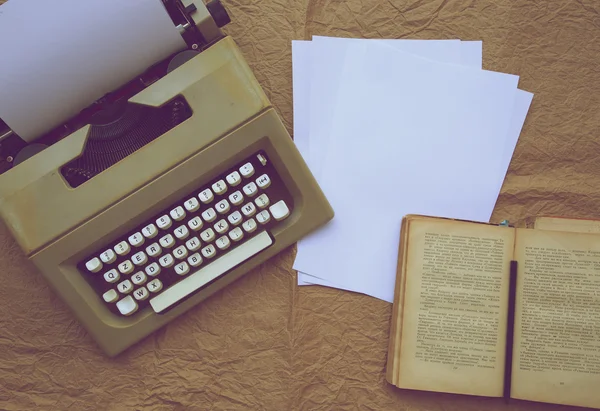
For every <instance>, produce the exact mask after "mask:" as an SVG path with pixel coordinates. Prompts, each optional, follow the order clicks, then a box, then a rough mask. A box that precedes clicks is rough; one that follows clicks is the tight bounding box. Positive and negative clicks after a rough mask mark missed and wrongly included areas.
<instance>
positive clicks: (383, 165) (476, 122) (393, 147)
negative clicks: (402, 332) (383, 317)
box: [292, 36, 533, 302]
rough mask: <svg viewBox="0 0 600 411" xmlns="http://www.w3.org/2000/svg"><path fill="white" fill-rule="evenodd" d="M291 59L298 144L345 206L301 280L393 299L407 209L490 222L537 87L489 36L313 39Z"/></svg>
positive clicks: (302, 263)
mask: <svg viewBox="0 0 600 411" xmlns="http://www.w3.org/2000/svg"><path fill="white" fill-rule="evenodd" d="M292 58H293V91H294V140H295V142H296V144H297V146H298V149H299V150H300V152H301V153H302V155H303V156H304V158H305V159H306V161H307V163H308V164H309V167H310V168H311V170H312V171H313V173H314V174H315V177H316V178H317V181H318V182H319V184H320V185H321V187H322V189H323V191H324V192H325V195H326V196H327V197H328V199H329V201H330V202H331V205H332V207H333V208H334V211H335V213H336V215H335V217H334V219H333V220H332V221H331V222H330V223H329V224H327V225H326V226H324V227H323V228H322V229H320V230H318V231H317V232H315V233H313V234H312V235H310V236H308V237H306V238H304V239H303V240H301V241H300V242H299V243H298V253H297V256H296V260H295V262H294V268H295V269H296V270H298V284H299V285H313V284H318V285H324V286H329V287H336V288H340V289H344V290H349V291H354V292H360V293H364V294H367V295H371V296H373V297H376V298H379V299H382V300H385V301H388V302H391V301H392V299H393V293H394V283H395V276H396V264H397V257H398V241H399V234H400V223H401V220H402V217H403V216H404V215H406V214H426V215H432V216H441V217H450V218H461V219H468V220H475V221H482V222H487V221H489V219H490V216H491V214H492V211H493V208H494V205H495V203H496V199H497V197H498V194H499V192H500V189H501V187H502V183H503V181H504V177H505V174H506V171H507V169H508V166H509V163H510V160H511V157H512V154H513V151H514V148H515V145H516V143H517V140H518V138H519V134H520V132H521V128H522V126H523V123H524V121H525V117H526V115H527V112H528V110H529V106H530V104H531V101H532V98H533V95H532V94H531V93H529V92H525V91H522V90H519V89H518V88H517V86H518V81H519V77H518V76H516V75H513V74H504V73H498V72H493V71H487V70H483V69H482V42H480V41H460V40H374V39H368V40H367V39H347V38H332V37H321V36H315V37H313V38H312V40H311V41H293V42H292Z"/></svg>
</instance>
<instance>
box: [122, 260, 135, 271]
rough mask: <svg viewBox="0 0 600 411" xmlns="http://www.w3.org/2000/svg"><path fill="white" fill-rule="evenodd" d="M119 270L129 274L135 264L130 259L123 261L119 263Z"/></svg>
mask: <svg viewBox="0 0 600 411" xmlns="http://www.w3.org/2000/svg"><path fill="white" fill-rule="evenodd" d="M119 271H120V272H121V274H129V273H130V272H132V271H133V264H131V261H129V260H125V261H123V262H122V263H121V264H119Z"/></svg>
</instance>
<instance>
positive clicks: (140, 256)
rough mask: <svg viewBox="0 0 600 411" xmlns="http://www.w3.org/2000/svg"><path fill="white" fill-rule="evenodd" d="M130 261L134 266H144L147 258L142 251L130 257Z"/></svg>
mask: <svg viewBox="0 0 600 411" xmlns="http://www.w3.org/2000/svg"><path fill="white" fill-rule="evenodd" d="M131 261H133V263H134V264H135V265H144V264H146V263H147V262H148V257H147V256H146V254H145V253H144V252H143V251H140V252H139V253H135V254H134V255H133V256H132V257H131Z"/></svg>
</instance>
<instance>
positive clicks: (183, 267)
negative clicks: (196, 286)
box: [175, 261, 190, 275]
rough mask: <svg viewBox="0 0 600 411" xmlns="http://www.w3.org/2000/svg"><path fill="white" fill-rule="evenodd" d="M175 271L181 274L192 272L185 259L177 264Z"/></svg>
mask: <svg viewBox="0 0 600 411" xmlns="http://www.w3.org/2000/svg"><path fill="white" fill-rule="evenodd" d="M175 272H176V273H177V274H179V275H186V274H187V273H189V272H190V266H189V265H188V263H186V262H185V261H183V262H181V263H179V264H177V265H176V266H175Z"/></svg>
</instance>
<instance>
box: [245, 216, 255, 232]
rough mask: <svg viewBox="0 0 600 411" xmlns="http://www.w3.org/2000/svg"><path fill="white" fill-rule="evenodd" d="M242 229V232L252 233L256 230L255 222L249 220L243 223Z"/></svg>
mask: <svg viewBox="0 0 600 411" xmlns="http://www.w3.org/2000/svg"><path fill="white" fill-rule="evenodd" d="M242 227H244V231H246V232H247V233H252V232H253V231H254V230H256V221H254V219H253V218H251V219H250V220H248V221H245V222H244V224H242Z"/></svg>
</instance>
